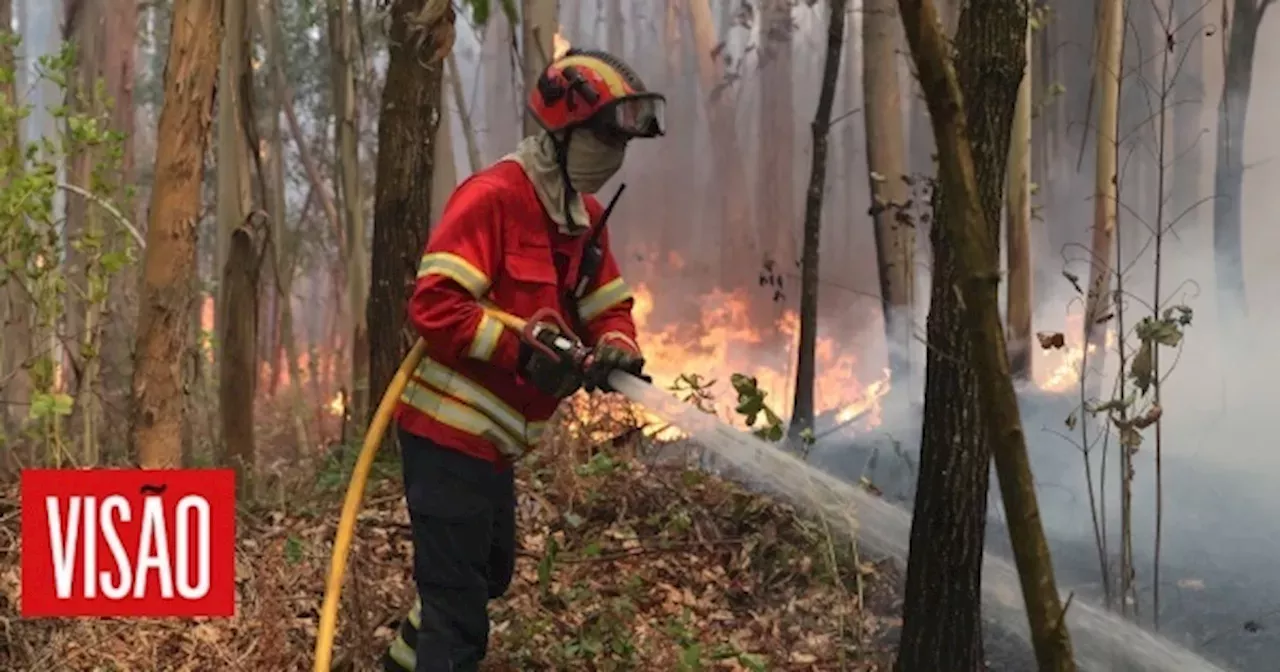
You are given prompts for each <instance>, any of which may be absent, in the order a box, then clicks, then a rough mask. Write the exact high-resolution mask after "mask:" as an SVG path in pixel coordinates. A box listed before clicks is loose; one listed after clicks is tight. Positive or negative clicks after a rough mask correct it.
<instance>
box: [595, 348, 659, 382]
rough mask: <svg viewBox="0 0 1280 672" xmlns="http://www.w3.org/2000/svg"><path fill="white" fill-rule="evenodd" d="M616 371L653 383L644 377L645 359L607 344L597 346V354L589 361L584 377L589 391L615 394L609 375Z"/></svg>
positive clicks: (629, 350) (628, 350)
mask: <svg viewBox="0 0 1280 672" xmlns="http://www.w3.org/2000/svg"><path fill="white" fill-rule="evenodd" d="M614 371H625V372H627V373H629V374H631V375H633V376H635V377H637V378H640V379H641V380H644V381H646V382H653V379H652V378H650V377H649V376H646V375H644V357H641V356H640V353H638V352H636V351H634V350H631V349H630V348H624V347H619V346H617V345H612V344H610V343H607V342H605V343H600V344H598V345H596V349H595V352H593V353H592V355H591V358H590V359H589V360H588V361H587V370H586V372H585V375H584V378H585V380H584V383H585V385H586V388H587V391H588V392H592V391H595V390H600V391H601V392H614V391H615V390H614V389H613V386H611V385H610V384H609V374H610V373H612V372H614Z"/></svg>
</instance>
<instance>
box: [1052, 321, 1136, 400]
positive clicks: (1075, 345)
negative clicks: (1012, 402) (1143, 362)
mask: <svg viewBox="0 0 1280 672" xmlns="http://www.w3.org/2000/svg"><path fill="white" fill-rule="evenodd" d="M1065 327H1066V330H1065V331H1063V332H1062V337H1063V339H1064V341H1065V345H1063V346H1062V347H1040V348H1039V349H1040V361H1039V362H1036V363H1034V364H1033V367H1032V368H1033V372H1032V379H1033V380H1034V381H1035V385H1036V387H1038V388H1040V389H1042V390H1044V391H1046V392H1066V391H1068V390H1071V389H1073V388H1075V387H1076V386H1077V385H1079V384H1080V370H1081V365H1082V364H1084V363H1085V362H1084V359H1085V356H1084V352H1085V350H1084V347H1083V340H1084V319H1083V316H1081V315H1079V314H1072V315H1068V316H1067V319H1066V325H1065ZM1115 345H1116V332H1115V330H1114V329H1107V336H1106V349H1107V350H1110V349H1112V348H1114V347H1115ZM1097 351H1098V346H1097V345H1092V346H1089V356H1090V357H1093V356H1094V355H1096V354H1097Z"/></svg>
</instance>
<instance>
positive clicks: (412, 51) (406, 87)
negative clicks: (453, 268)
mask: <svg viewBox="0 0 1280 672" xmlns="http://www.w3.org/2000/svg"><path fill="white" fill-rule="evenodd" d="M454 18H455V16H454V11H453V8H452V6H451V5H449V4H448V3H437V2H432V1H431V0H398V1H397V2H396V3H395V4H394V5H392V7H391V37H390V46H389V55H388V62H387V80H386V84H385V85H384V86H383V89H382V109H381V114H380V115H379V118H378V165H377V188H376V189H375V192H374V204H373V264H372V268H373V270H374V278H373V289H372V292H371V293H370V296H369V308H368V319H369V324H371V325H373V326H374V330H373V331H372V332H371V333H370V334H369V345H368V348H369V363H370V366H369V374H370V383H371V385H372V388H371V389H374V390H377V391H378V392H379V393H381V392H382V390H384V389H386V386H387V385H388V384H389V383H390V382H391V378H392V377H393V376H394V375H395V372H396V369H397V368H398V367H399V366H400V360H401V359H402V358H403V357H404V355H405V353H406V352H408V351H409V347H410V345H411V344H412V343H413V341H414V340H416V338H417V334H415V333H413V331H412V329H410V328H409V327H408V326H407V325H406V321H405V305H406V303H407V302H408V301H409V296H410V294H411V293H412V291H413V283H414V279H415V278H416V277H417V273H418V261H419V259H420V258H421V255H422V250H423V249H424V248H425V247H426V240H427V230H428V224H427V223H426V222H424V221H423V220H424V217H425V216H427V215H429V214H430V213H431V212H432V205H433V204H432V189H429V188H428V189H424V188H423V185H430V184H432V176H433V174H434V171H435V163H436V151H435V144H436V131H437V125H438V124H439V123H440V118H441V116H442V115H441V114H440V111H441V110H442V109H443V105H442V103H443V99H442V95H441V94H442V87H441V84H442V83H443V80H442V74H443V70H444V58H445V55H446V54H448V53H449V51H450V50H451V49H452V48H453V38H454V32H453V31H454V28H453V23H454Z"/></svg>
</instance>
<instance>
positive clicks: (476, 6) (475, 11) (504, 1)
mask: <svg viewBox="0 0 1280 672" xmlns="http://www.w3.org/2000/svg"><path fill="white" fill-rule="evenodd" d="M498 5H499V9H501V10H502V13H503V14H504V15H505V16H506V17H507V21H510V22H511V25H513V26H514V25H517V24H519V23H520V10H519V8H517V7H516V2H515V0H498ZM462 6H463V7H466V8H469V9H470V10H471V20H472V21H473V22H475V24H476V25H477V26H483V25H485V24H486V23H488V22H489V17H490V16H492V15H493V0H462Z"/></svg>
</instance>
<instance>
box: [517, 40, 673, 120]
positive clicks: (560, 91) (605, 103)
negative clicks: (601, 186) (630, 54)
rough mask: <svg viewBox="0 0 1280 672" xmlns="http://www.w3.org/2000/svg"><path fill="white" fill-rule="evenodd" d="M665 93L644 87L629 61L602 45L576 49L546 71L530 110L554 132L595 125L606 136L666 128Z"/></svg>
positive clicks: (536, 89) (531, 100) (535, 91)
mask: <svg viewBox="0 0 1280 672" xmlns="http://www.w3.org/2000/svg"><path fill="white" fill-rule="evenodd" d="M665 108H666V98H665V97H663V95H662V94H660V93H654V92H651V91H648V90H646V89H645V88H644V83H643V82H641V81H640V77H639V76H637V75H636V74H635V71H633V70H632V69H631V68H629V67H627V65H626V64H625V63H623V62H622V61H620V60H618V59H617V58H615V57H614V56H613V55H611V54H608V53H605V52H602V51H589V50H579V49H571V50H569V52H568V53H566V54H565V55H564V56H563V57H561V58H559V59H557V60H556V61H555V62H554V63H552V64H551V65H549V66H548V67H547V69H546V70H544V71H543V73H542V76H541V77H539V78H538V85H537V86H536V87H535V88H534V90H533V91H531V92H530V95H529V111H530V113H532V114H533V117H534V119H537V120H538V123H539V124H541V125H542V127H543V128H544V129H546V130H547V131H549V132H552V133H556V132H560V131H569V130H572V129H574V128H578V127H585V128H591V129H592V130H594V131H597V132H599V133H601V134H603V135H605V136H615V137H621V138H623V139H631V138H652V137H656V136H659V135H663V134H664V133H666V123H665V119H664V116H663V114H664V112H665Z"/></svg>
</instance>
